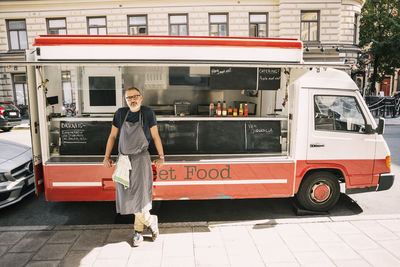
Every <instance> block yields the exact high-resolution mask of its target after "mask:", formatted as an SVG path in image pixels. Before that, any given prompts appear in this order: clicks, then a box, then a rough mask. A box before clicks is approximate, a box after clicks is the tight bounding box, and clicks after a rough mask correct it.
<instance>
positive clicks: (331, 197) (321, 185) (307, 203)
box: [296, 171, 340, 211]
mask: <svg viewBox="0 0 400 267" xmlns="http://www.w3.org/2000/svg"><path fill="white" fill-rule="evenodd" d="M304 179H305V180H303V181H302V183H301V185H300V188H299V191H298V192H297V194H296V198H297V200H298V202H299V204H300V205H301V206H302V207H303V208H305V209H307V210H312V211H328V210H330V209H331V208H333V207H334V206H335V205H336V203H337V202H338V200H339V197H340V185H339V180H338V178H337V177H336V176H335V175H333V174H332V173H330V172H326V171H320V172H315V173H313V174H311V175H309V176H307V177H305V178H304Z"/></svg>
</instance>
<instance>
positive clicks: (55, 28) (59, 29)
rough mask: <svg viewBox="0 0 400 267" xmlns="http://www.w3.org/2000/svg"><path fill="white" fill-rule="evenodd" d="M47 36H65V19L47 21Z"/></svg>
mask: <svg viewBox="0 0 400 267" xmlns="http://www.w3.org/2000/svg"><path fill="white" fill-rule="evenodd" d="M47 34H50V35H66V34H67V23H66V20H65V18H57V19H47Z"/></svg>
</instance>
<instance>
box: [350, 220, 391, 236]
mask: <svg viewBox="0 0 400 267" xmlns="http://www.w3.org/2000/svg"><path fill="white" fill-rule="evenodd" d="M352 224H353V225H355V226H356V227H357V228H358V229H360V230H361V231H363V232H364V233H365V234H367V235H368V236H369V237H370V238H372V239H373V240H377V241H380V240H393V239H397V236H396V234H395V233H393V232H391V231H389V230H388V229H387V228H386V227H384V226H382V224H380V223H378V222H377V221H354V222H352Z"/></svg>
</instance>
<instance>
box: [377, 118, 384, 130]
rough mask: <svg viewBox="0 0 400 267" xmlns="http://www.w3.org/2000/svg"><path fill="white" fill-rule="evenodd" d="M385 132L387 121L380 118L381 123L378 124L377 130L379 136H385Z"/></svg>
mask: <svg viewBox="0 0 400 267" xmlns="http://www.w3.org/2000/svg"><path fill="white" fill-rule="evenodd" d="M384 131H385V119H384V118H382V117H381V118H379V123H378V128H376V132H377V133H378V134H383V132H384Z"/></svg>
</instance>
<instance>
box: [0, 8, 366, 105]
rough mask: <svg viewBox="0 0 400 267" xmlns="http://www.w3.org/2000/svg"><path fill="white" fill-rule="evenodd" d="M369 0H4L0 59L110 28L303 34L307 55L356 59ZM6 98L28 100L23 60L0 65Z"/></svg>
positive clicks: (0, 87)
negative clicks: (58, 38)
mask: <svg viewBox="0 0 400 267" xmlns="http://www.w3.org/2000/svg"><path fill="white" fill-rule="evenodd" d="M364 2H365V0H330V1H318V0H308V1H300V0H235V1H232V0H217V1H196V0H184V1H183V0H175V1H168V0H159V1H156V0H150V1H124V0H122V1H106V0H97V1H91V0H86V1H84V0H70V1H68V2H65V1H59V0H55V1H48V0H39V1H1V2H0V61H18V60H21V61H22V60H25V49H33V42H34V39H35V37H37V36H39V35H45V34H58V35H64V34H68V35H86V34H91V35H98V34H99V35H103V34H105V35H189V36H235V37H240V36H242V37H243V36H245V37H248V36H251V37H269V38H296V39H301V40H302V41H303V42H304V61H306V62H337V63H338V62H345V63H350V64H351V63H356V61H357V53H358V52H359V48H358V46H357V44H358V32H359V18H360V13H361V7H362V5H363V4H364ZM63 79H64V78H63ZM0 101H13V102H14V103H16V104H18V105H20V106H24V105H27V88H26V75H25V68H24V67H14V66H4V67H1V66H0Z"/></svg>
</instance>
